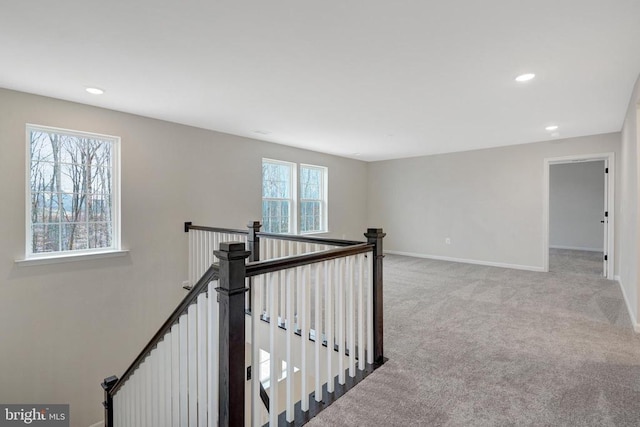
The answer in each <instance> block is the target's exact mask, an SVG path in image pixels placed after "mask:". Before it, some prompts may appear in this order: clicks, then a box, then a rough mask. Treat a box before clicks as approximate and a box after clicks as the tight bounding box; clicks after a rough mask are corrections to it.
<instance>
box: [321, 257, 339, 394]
mask: <svg viewBox="0 0 640 427" xmlns="http://www.w3.org/2000/svg"><path fill="white" fill-rule="evenodd" d="M336 264H337V260H335V259H333V260H331V261H327V266H328V271H327V274H326V282H325V294H326V296H325V313H324V316H325V333H326V334H327V392H328V393H333V390H334V387H333V382H334V381H333V378H334V373H333V353H334V351H333V345H334V344H333V342H334V340H333V325H334V322H333V319H334V313H333V298H334V297H333V287H334V284H335V283H336V282H337V280H335V277H336V274H337V271H338V269H337V265H336Z"/></svg>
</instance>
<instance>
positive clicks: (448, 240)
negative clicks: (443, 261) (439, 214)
mask: <svg viewBox="0 0 640 427" xmlns="http://www.w3.org/2000/svg"><path fill="white" fill-rule="evenodd" d="M444 242H445V243H446V244H447V245H450V244H451V237H447V238H445V239H444Z"/></svg>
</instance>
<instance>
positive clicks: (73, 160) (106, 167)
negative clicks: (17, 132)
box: [27, 128, 118, 254]
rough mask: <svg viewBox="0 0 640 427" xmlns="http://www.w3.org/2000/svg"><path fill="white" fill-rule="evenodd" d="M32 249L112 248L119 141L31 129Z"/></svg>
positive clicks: (42, 250) (37, 251) (33, 250)
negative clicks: (116, 158) (115, 175)
mask: <svg viewBox="0 0 640 427" xmlns="http://www.w3.org/2000/svg"><path fill="white" fill-rule="evenodd" d="M28 135H29V137H28V141H27V142H28V143H29V144H30V147H29V148H30V155H31V165H30V168H29V171H28V173H29V176H28V181H29V190H30V195H29V198H30V201H31V206H30V208H31V211H30V212H29V215H30V218H31V222H30V224H28V227H30V231H31V242H30V249H31V253H34V254H37V253H44V252H56V251H73V250H84V249H93V248H113V247H114V244H115V245H116V246H117V245H118V242H114V241H113V227H114V224H113V218H114V212H113V203H114V199H113V197H114V195H113V192H112V190H113V187H114V181H113V178H114V177H113V171H114V169H113V167H114V164H113V160H114V159H113V154H114V145H115V143H116V141H115V140H112V139H108V138H92V137H88V136H82V135H79V134H74V133H73V132H70V133H65V132H61V131H56V130H50V131H47V130H43V129H35V128H31V129H30V130H29V133H28Z"/></svg>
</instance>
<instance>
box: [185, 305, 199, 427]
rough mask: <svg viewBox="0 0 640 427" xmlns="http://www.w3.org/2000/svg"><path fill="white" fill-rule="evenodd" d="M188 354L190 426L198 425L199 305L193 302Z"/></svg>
mask: <svg viewBox="0 0 640 427" xmlns="http://www.w3.org/2000/svg"><path fill="white" fill-rule="evenodd" d="M187 313H188V318H189V321H188V323H187V326H188V327H187V330H188V334H189V335H188V337H187V343H188V347H187V349H188V350H187V354H188V356H187V357H188V358H189V359H188V362H187V363H188V365H189V367H188V375H189V379H188V382H189V427H197V426H198V398H197V395H198V307H197V305H196V304H191V305H190V306H189V309H188V310H187Z"/></svg>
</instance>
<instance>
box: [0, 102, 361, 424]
mask: <svg viewBox="0 0 640 427" xmlns="http://www.w3.org/2000/svg"><path fill="white" fill-rule="evenodd" d="M25 123H34V124H40V125H45V126H55V127H61V128H68V129H76V130H83V131H90V132H98V133H104V134H110V135H118V136H120V137H121V138H122V243H123V247H124V248H125V249H129V250H130V253H129V255H128V256H126V257H122V258H111V259H100V260H93V261H82V262H71V263H64V264H56V265H41V266H28V267H24V266H22V267H19V266H17V265H16V264H15V263H14V260H16V259H20V258H22V257H23V256H24V245H25V242H24V240H25V231H24V230H25V207H24V206H25V152H26V147H25V144H26V143H25ZM262 157H269V158H272V159H281V160H286V161H291V162H305V163H311V164H317V165H323V166H327V167H328V168H329V201H330V207H329V228H330V230H331V233H330V235H331V236H335V237H345V238H348V239H359V240H363V239H364V237H363V236H362V233H363V232H364V231H365V230H366V225H367V224H366V222H365V217H366V213H365V205H366V170H367V165H366V163H364V162H360V161H355V160H349V159H344V158H339V157H334V156H329V155H324V154H319V153H314V152H310V151H304V150H298V149H293V148H289V147H285V146H281V145H275V144H270V143H265V142H259V141H255V140H250V139H246V138H240V137H234V136H230V135H226V134H221V133H216V132H210V131H205V130H202V129H196V128H191V127H186V126H181V125H176V124H171V123H167V122H162V121H158V120H152V119H147V118H143V117H139V116H134V115H130V114H124V113H118V112H114V111H109V110H104V109H99V108H94V107H89V106H85V105H80V104H75V103H70V102H65V101H60V100H54V99H50V98H44V97H39V96H34V95H28V94H24V93H19V92H13V91H8V90H2V89H0V183H1V184H0V200H2V203H0V236H1V240H2V244H1V245H0V325H2V327H0V402H3V403H70V404H71V419H72V425H73V426H74V427H76V426H82V427H86V426H88V425H90V424H93V423H95V422H97V421H100V420H102V419H103V411H102V406H101V402H102V393H101V389H100V386H99V384H100V382H101V380H102V379H103V378H104V377H107V376H109V375H111V374H117V375H120V374H122V372H124V370H125V368H126V367H127V366H128V364H129V363H130V362H131V361H133V359H134V357H135V356H136V355H137V353H138V352H139V351H140V350H141V349H142V347H143V345H144V344H145V343H146V342H147V341H148V340H149V339H150V338H151V336H152V335H153V333H154V332H155V331H156V330H157V328H158V327H159V326H160V325H161V323H162V321H164V320H165V319H166V317H167V316H168V315H169V314H170V313H171V311H172V310H173V308H174V307H175V306H176V304H177V303H178V301H179V300H180V299H182V297H183V296H184V290H182V289H181V287H180V284H181V283H182V281H183V280H186V279H187V258H186V257H187V235H186V233H184V232H183V229H182V228H183V222H184V221H193V222H194V223H195V224H205V225H217V226H221V227H233V228H243V227H244V226H245V224H246V223H247V222H248V221H251V220H255V219H260V217H261V159H262Z"/></svg>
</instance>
